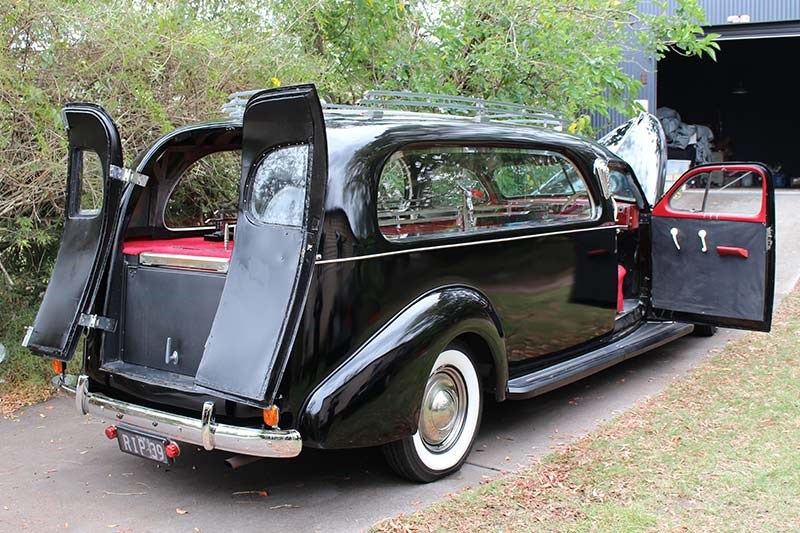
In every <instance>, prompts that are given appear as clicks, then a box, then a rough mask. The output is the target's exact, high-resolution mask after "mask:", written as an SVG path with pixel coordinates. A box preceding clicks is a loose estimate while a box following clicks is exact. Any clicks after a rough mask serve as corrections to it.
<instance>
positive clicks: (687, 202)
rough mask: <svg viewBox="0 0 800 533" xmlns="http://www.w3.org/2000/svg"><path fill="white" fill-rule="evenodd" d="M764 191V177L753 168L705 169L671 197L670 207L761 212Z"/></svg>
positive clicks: (751, 213) (701, 210) (739, 212)
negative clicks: (742, 169)
mask: <svg viewBox="0 0 800 533" xmlns="http://www.w3.org/2000/svg"><path fill="white" fill-rule="evenodd" d="M762 202H763V194H762V191H761V180H760V176H759V175H758V174H756V173H753V172H749V171H731V172H729V171H721V170H714V171H712V172H701V173H700V174H697V175H695V176H692V177H691V178H689V180H688V181H686V183H684V184H683V185H682V186H681V187H680V188H679V189H678V190H677V191H675V192H674V193H673V194H672V196H670V198H669V207H670V208H671V209H673V210H675V211H684V212H688V213H725V214H731V215H757V214H758V213H759V212H760V211H761V206H762Z"/></svg>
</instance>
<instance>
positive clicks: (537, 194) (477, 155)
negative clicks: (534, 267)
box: [378, 146, 595, 239]
mask: <svg viewBox="0 0 800 533" xmlns="http://www.w3.org/2000/svg"><path fill="white" fill-rule="evenodd" d="M594 213H595V209H594V204H593V203H592V198H591V196H590V194H589V192H588V190H587V187H586V182H585V181H584V178H583V176H582V175H581V173H580V172H579V171H578V169H577V167H576V166H575V165H574V164H573V163H572V162H571V161H569V160H568V159H567V158H566V157H564V156H562V155H561V154H557V153H555V152H548V151H540V150H527V149H517V148H498V147H476V146H446V147H436V148H419V149H408V150H402V151H399V152H397V153H395V154H394V155H393V156H392V157H391V158H390V160H389V162H388V163H387V164H386V165H385V167H384V169H383V171H382V173H381V177H380V179H379V182H378V222H379V224H380V228H381V233H383V235H384V236H385V237H386V238H388V239H401V238H414V237H423V236H434V235H439V234H445V233H446V234H456V233H465V232H479V231H488V230H494V229H501V228H512V227H516V226H535V225H550V224H564V223H570V222H575V221H580V220H588V219H592V218H593V217H594Z"/></svg>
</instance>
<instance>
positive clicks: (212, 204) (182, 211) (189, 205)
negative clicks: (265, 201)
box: [164, 150, 242, 229]
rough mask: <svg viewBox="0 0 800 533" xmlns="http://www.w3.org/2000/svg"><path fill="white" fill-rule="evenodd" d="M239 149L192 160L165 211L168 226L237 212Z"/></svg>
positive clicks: (197, 223) (188, 224)
mask: <svg viewBox="0 0 800 533" xmlns="http://www.w3.org/2000/svg"><path fill="white" fill-rule="evenodd" d="M241 172H242V153H241V151H239V150H231V151H227V152H214V153H211V154H208V155H207V156H205V157H203V158H202V159H199V160H197V161H195V162H194V163H193V164H192V165H191V166H190V167H189V168H188V169H186V171H184V173H183V174H182V175H181V177H180V179H179V180H178V182H177V183H176V184H175V186H174V187H173V189H172V193H171V194H170V197H169V200H167V206H166V209H165V210H164V223H165V224H166V226H167V227H168V228H172V229H177V228H192V227H199V226H207V225H208V223H209V219H212V218H216V217H217V216H218V214H219V213H220V212H223V211H225V212H233V213H236V205H237V203H238V202H239V181H240V178H239V176H240V175H241Z"/></svg>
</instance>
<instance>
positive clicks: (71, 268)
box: [22, 104, 132, 361]
mask: <svg viewBox="0 0 800 533" xmlns="http://www.w3.org/2000/svg"><path fill="white" fill-rule="evenodd" d="M62 116H63V118H64V123H65V126H66V128H67V134H68V137H69V163H68V170H67V194H66V206H65V209H64V214H65V219H64V233H63V235H62V237H61V244H60V246H59V249H58V255H57V257H56V263H55V267H54V269H53V274H52V276H51V278H50V283H49V285H48V286H47V291H46V292H45V295H44V300H43V301H42V305H41V306H40V307H39V312H38V313H37V315H36V320H35V321H34V323H33V326H32V327H30V328H28V332H27V334H26V335H25V339H24V340H23V342H22V344H23V346H27V347H28V348H29V349H30V350H31V351H32V352H33V353H36V354H38V355H43V356H47V357H50V358H53V359H59V360H62V361H68V360H70V359H71V358H72V355H73V353H74V352H75V347H76V346H77V343H78V339H79V338H80V332H81V330H82V326H94V327H97V326H101V327H105V328H112V327H113V325H114V322H113V321H106V320H104V319H103V318H102V317H93V316H92V315H91V314H90V313H91V309H92V305H93V303H94V299H95V295H96V293H97V287H98V285H99V281H100V278H101V276H102V273H103V271H104V269H105V263H106V261H107V258H108V248H109V245H110V242H111V239H112V236H113V234H114V228H115V226H116V220H117V212H118V209H119V205H120V198H121V195H122V193H123V190H124V187H125V186H126V181H124V178H125V177H126V176H127V177H130V176H131V175H132V173H129V172H127V171H124V170H122V168H121V166H122V148H121V146H120V140H119V133H118V132H117V128H116V126H115V125H114V121H113V120H112V119H111V117H110V116H109V115H108V114H107V113H106V112H105V111H104V110H103V109H102V108H101V107H99V106H96V105H92V104H69V105H67V107H65V108H64V110H63V112H62Z"/></svg>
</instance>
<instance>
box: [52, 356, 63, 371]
mask: <svg viewBox="0 0 800 533" xmlns="http://www.w3.org/2000/svg"><path fill="white" fill-rule="evenodd" d="M50 362H51V363H52V364H53V372H55V373H56V374H63V373H64V363H62V362H61V361H56V360H55V359H53V360H52V361H50Z"/></svg>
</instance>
